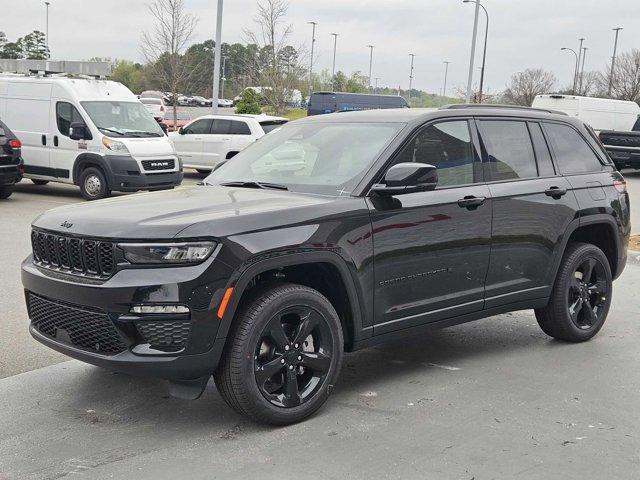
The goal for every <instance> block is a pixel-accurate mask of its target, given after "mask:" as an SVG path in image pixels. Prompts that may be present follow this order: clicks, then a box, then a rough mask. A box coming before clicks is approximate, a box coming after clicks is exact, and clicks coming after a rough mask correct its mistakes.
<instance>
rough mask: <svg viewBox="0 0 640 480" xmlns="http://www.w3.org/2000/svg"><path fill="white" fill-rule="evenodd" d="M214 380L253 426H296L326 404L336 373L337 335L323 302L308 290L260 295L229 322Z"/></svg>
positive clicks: (279, 288) (285, 287)
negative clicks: (232, 325)
mask: <svg viewBox="0 0 640 480" xmlns="http://www.w3.org/2000/svg"><path fill="white" fill-rule="evenodd" d="M236 322H237V323H236V327H235V329H234V330H233V332H232V333H231V335H230V337H229V341H228V344H227V346H226V349H225V353H224V355H223V359H222V362H221V364H220V366H219V368H218V370H217V371H216V373H215V374H214V378H215V381H216V385H217V387H218V389H219V391H220V393H221V395H222V397H223V398H224V400H225V401H226V402H227V403H228V404H229V405H230V406H231V407H232V408H234V409H235V410H236V411H238V412H239V413H241V414H243V415H246V416H248V417H250V418H252V419H253V420H255V421H257V422H261V423H268V424H273V425H287V424H290V423H295V422H299V421H301V420H303V419H304V418H306V417H308V416H309V415H311V414H313V413H314V412H315V411H316V410H318V409H319V408H320V407H321V406H322V405H323V404H324V402H325V401H326V400H327V398H328V396H329V393H330V391H331V388H332V386H333V384H334V383H335V381H336V379H337V377H338V374H339V372H340V366H341V364H342V356H343V335H342V327H341V325H340V319H339V318H338V315H337V313H336V311H335V310H334V308H333V306H332V305H331V303H330V302H329V301H328V300H327V299H326V298H325V297H324V296H323V295H322V294H320V293H319V292H317V291H316V290H313V289H311V288H308V287H305V286H302V285H294V284H280V285H275V286H271V287H267V288H266V289H264V290H262V291H260V292H259V293H258V294H256V295H255V296H254V297H253V300H252V301H250V302H248V304H247V305H246V306H245V308H243V309H242V310H241V312H240V314H239V317H238V318H237V319H236Z"/></svg>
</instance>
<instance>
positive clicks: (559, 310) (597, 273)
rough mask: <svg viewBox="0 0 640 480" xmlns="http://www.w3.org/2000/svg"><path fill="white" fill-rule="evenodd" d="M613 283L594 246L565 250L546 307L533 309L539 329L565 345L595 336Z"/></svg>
mask: <svg viewBox="0 0 640 480" xmlns="http://www.w3.org/2000/svg"><path fill="white" fill-rule="evenodd" d="M612 288H613V280H612V276H611V267H610V266H609V261H608V260H607V257H606V256H605V254H604V253H603V252H602V250H600V249H599V248H598V247H596V246H595V245H591V244H587V243H574V244H571V245H569V246H568V247H567V251H566V252H565V255H564V257H563V259H562V263H561V265H560V269H559V271H558V276H557V278H556V282H555V285H554V287H553V292H552V294H551V299H550V301H549V304H548V305H547V306H546V307H545V308H541V309H538V310H536V318H537V320H538V324H539V325H540V328H542V330H543V331H544V332H545V333H546V334H547V335H549V336H551V337H554V338H557V339H559V340H564V341H567V342H584V341H586V340H589V339H591V338H592V337H593V336H595V335H596V334H597V333H598V332H599V331H600V329H601V328H602V326H603V325H604V322H605V320H606V318H607V314H608V313H609V307H610V306H611V292H612Z"/></svg>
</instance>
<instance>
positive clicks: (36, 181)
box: [31, 178, 49, 185]
mask: <svg viewBox="0 0 640 480" xmlns="http://www.w3.org/2000/svg"><path fill="white" fill-rule="evenodd" d="M31 181H32V182H33V183H34V184H35V185H46V184H47V183H49V180H36V179H35V178H32V179H31Z"/></svg>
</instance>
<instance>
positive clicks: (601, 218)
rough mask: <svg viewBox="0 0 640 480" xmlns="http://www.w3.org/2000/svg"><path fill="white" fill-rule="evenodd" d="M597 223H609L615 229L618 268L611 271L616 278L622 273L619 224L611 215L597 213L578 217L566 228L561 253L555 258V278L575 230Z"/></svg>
mask: <svg viewBox="0 0 640 480" xmlns="http://www.w3.org/2000/svg"><path fill="white" fill-rule="evenodd" d="M597 224H600V225H602V224H607V225H609V226H610V227H611V228H612V229H613V234H614V237H615V239H616V242H615V246H614V247H615V248H614V251H615V257H616V264H617V268H616V271H614V272H611V273H612V275H613V278H614V279H615V278H617V277H618V275H620V273H621V268H620V250H621V245H620V243H621V240H620V230H619V226H618V224H617V223H616V222H615V221H614V219H613V218H612V217H611V215H607V214H595V215H588V216H586V217H578V218H576V219H574V220H573V221H572V222H571V223H570V224H569V226H568V227H567V229H566V230H565V233H564V236H563V238H562V244H561V248H560V254H559V255H557V256H556V259H555V260H554V263H553V270H552V271H553V278H554V279H555V278H556V276H557V275H558V269H559V268H560V262H561V261H562V257H563V256H564V252H565V251H566V249H567V244H568V243H569V239H570V238H571V235H573V232H575V231H576V230H577V229H578V228H580V227H584V226H586V225H597Z"/></svg>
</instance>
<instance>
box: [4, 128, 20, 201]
mask: <svg viewBox="0 0 640 480" xmlns="http://www.w3.org/2000/svg"><path fill="white" fill-rule="evenodd" d="M21 148H22V144H21V143H20V140H19V139H18V138H17V137H16V136H15V135H14V134H13V132H12V131H11V130H9V127H7V126H6V125H5V124H4V123H2V122H1V121H0V200H4V199H7V198H9V197H10V196H11V194H12V193H13V188H14V186H15V184H16V183H18V182H19V181H20V180H22V173H23V165H22V158H21V156H20V152H21Z"/></svg>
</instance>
